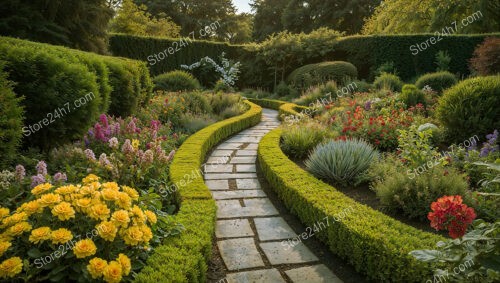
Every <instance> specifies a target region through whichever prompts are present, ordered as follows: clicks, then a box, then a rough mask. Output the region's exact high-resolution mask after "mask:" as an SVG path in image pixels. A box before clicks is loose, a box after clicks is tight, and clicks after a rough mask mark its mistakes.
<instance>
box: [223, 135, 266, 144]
mask: <svg viewBox="0 0 500 283" xmlns="http://www.w3.org/2000/svg"><path fill="white" fill-rule="evenodd" d="M260 139H261V138H260V137H253V136H241V137H238V136H235V137H233V138H231V139H229V140H228V142H240V143H259V141H260Z"/></svg>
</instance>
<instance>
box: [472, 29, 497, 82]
mask: <svg viewBox="0 0 500 283" xmlns="http://www.w3.org/2000/svg"><path fill="white" fill-rule="evenodd" d="M470 65H471V68H472V69H473V70H474V71H475V72H477V73H478V74H480V75H482V76H488V75H496V74H498V73H500V37H488V38H486V39H485V40H484V42H483V43H481V44H480V45H478V46H477V47H476V49H475V50H474V56H473V57H472V59H471V60H470Z"/></svg>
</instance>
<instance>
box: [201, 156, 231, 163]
mask: <svg viewBox="0 0 500 283" xmlns="http://www.w3.org/2000/svg"><path fill="white" fill-rule="evenodd" d="M229 159H230V157H229V156H210V157H209V158H208V159H207V164H225V163H227V162H228V161H229Z"/></svg>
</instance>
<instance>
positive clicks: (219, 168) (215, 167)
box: [204, 164, 234, 173]
mask: <svg viewBox="0 0 500 283" xmlns="http://www.w3.org/2000/svg"><path fill="white" fill-rule="evenodd" d="M233 167H234V166H233V165H232V164H211V165H207V166H205V168H204V169H205V173H231V172H233Z"/></svg>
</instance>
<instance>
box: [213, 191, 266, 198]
mask: <svg viewBox="0 0 500 283" xmlns="http://www.w3.org/2000/svg"><path fill="white" fill-rule="evenodd" d="M212 196H213V197H214V199H216V200H219V199H236V198H265V197H267V196H266V193H264V191H263V190H238V191H213V192H212Z"/></svg>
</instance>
